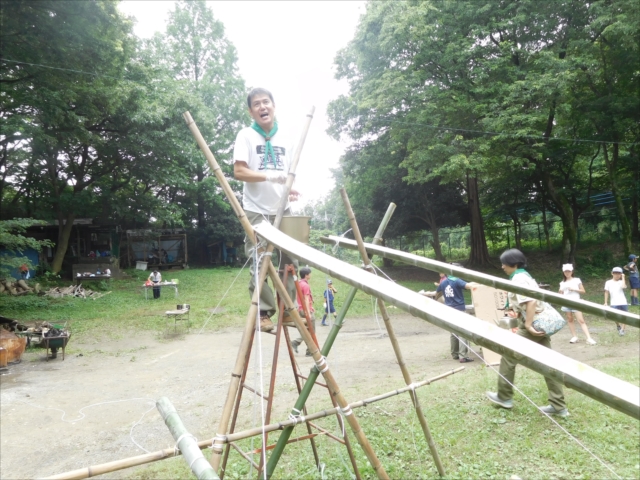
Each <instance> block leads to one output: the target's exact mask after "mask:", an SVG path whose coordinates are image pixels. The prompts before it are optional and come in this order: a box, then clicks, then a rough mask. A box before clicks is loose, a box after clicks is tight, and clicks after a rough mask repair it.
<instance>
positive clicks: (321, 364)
mask: <svg viewBox="0 0 640 480" xmlns="http://www.w3.org/2000/svg"><path fill="white" fill-rule="evenodd" d="M294 256H295V255H294ZM267 266H268V268H269V276H270V277H271V281H272V282H273V285H274V286H275V287H276V290H277V291H278V293H279V294H280V298H282V300H283V301H284V304H285V306H286V308H287V309H288V310H289V311H290V315H291V318H292V319H293V323H295V324H296V327H298V330H299V331H300V336H301V337H302V340H303V341H304V343H305V344H306V345H307V349H308V350H309V352H310V353H311V356H312V357H313V361H314V362H315V364H316V368H318V370H320V373H321V374H322V376H323V377H324V381H325V383H326V384H327V387H329V392H330V393H331V396H333V397H334V398H335V400H336V403H337V404H338V406H339V407H340V410H341V412H342V415H343V416H344V417H345V418H346V420H347V423H348V424H349V426H350V427H351V430H352V431H353V434H354V436H355V437H356V439H357V440H358V443H359V444H360V447H362V450H363V451H364V454H365V456H366V457H367V460H369V463H370V464H371V467H372V468H373V470H374V471H375V472H376V475H377V476H378V478H381V479H388V478H389V475H387V472H386V471H385V469H384V467H383V466H382V463H381V462H380V460H379V459H378V457H377V455H376V453H375V452H374V451H373V448H372V447H371V444H370V443H369V440H368V439H367V437H366V435H365V434H364V431H363V430H362V428H361V427H360V423H359V422H358V419H357V418H356V415H355V413H353V411H352V410H351V407H349V403H348V402H347V400H346V399H345V398H344V395H343V394H342V392H341V391H340V387H339V386H338V383H337V382H336V380H335V378H334V376H333V373H332V372H331V370H330V368H329V364H328V363H327V359H326V357H325V356H324V355H322V353H321V352H320V350H319V349H318V347H317V346H316V344H315V343H314V341H313V337H312V336H311V334H310V333H309V331H308V330H307V329H306V328H305V325H304V323H303V321H302V318H301V317H300V315H299V314H298V311H297V309H296V305H295V304H294V303H293V300H291V297H290V296H289V293H288V292H287V289H286V288H285V286H284V284H283V283H282V280H280V277H279V276H278V272H276V269H275V267H274V266H273V264H272V263H270V262H268V265H267Z"/></svg>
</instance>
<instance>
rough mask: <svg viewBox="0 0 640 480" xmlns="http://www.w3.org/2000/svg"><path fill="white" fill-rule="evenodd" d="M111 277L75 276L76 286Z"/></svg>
mask: <svg viewBox="0 0 640 480" xmlns="http://www.w3.org/2000/svg"><path fill="white" fill-rule="evenodd" d="M110 278H112V277H111V275H76V285H80V284H81V283H83V282H86V281H89V280H109V279H110Z"/></svg>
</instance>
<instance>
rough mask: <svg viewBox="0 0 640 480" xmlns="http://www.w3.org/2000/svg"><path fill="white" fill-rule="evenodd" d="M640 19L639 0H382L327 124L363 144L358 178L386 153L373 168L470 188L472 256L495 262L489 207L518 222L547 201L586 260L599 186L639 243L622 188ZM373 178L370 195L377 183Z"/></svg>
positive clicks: (370, 15) (637, 82)
mask: <svg viewBox="0 0 640 480" xmlns="http://www.w3.org/2000/svg"><path fill="white" fill-rule="evenodd" d="M637 20H638V11H637V8H635V6H634V2H632V1H629V0H605V1H596V2H591V3H585V2H581V1H577V0H575V1H572V0H569V1H560V2H543V3H540V2H535V1H532V0H525V1H507V0H505V1H499V2H475V1H459V2H448V1H402V2H370V3H369V4H368V6H367V11H366V14H365V15H364V16H363V18H362V19H361V22H360V24H359V26H358V29H357V32H356V35H355V37H354V39H353V40H352V41H351V42H350V44H349V45H348V46H347V47H346V48H345V49H343V50H342V51H341V52H340V53H339V54H338V56H337V58H336V66H337V77H338V78H341V79H346V80H347V81H348V82H349V85H350V92H349V95H346V96H343V97H340V98H338V99H336V100H335V101H334V102H333V103H332V104H331V106H330V118H331V127H330V129H329V132H330V133H331V134H333V135H334V136H335V137H341V136H345V137H347V138H350V139H352V140H353V141H355V142H356V143H355V145H354V147H353V148H352V149H351V151H350V152H349V153H348V154H347V155H345V157H344V158H343V161H342V163H343V165H344V168H343V170H345V177H346V181H349V178H354V179H355V178H356V177H355V176H354V175H353V170H351V169H350V168H349V165H351V164H352V163H354V160H353V157H357V158H359V159H361V160H362V168H363V169H366V168H367V162H366V161H365V159H369V160H367V161H371V159H370V158H371V152H372V148H376V149H377V152H376V153H375V155H377V163H374V164H375V165H376V167H375V168H376V169H381V170H382V169H385V168H386V169H394V168H396V169H404V170H405V171H406V174H405V175H404V177H403V181H404V182H405V183H406V184H407V185H421V186H423V188H427V187H426V186H427V182H433V181H436V183H440V184H452V185H458V188H459V192H460V195H461V196H465V197H466V201H467V205H468V207H469V219H470V222H471V230H472V251H471V259H470V260H471V264H482V263H485V262H486V261H487V252H486V241H485V239H484V233H483V231H484V229H483V217H482V215H481V212H482V208H481V205H482V204H484V203H485V202H490V203H491V204H492V206H493V207H495V208H503V209H504V210H505V213H508V214H509V215H510V216H512V217H513V215H514V214H515V213H516V212H517V211H518V208H512V209H508V208H505V206H506V205H509V204H511V205H519V204H520V205H522V204H535V203H536V202H540V201H543V202H544V207H545V208H547V209H548V210H550V211H552V212H554V213H556V214H557V215H558V216H559V217H560V218H561V220H562V222H563V228H564V232H565V240H564V242H563V244H564V248H563V259H564V260H565V261H574V260H575V253H576V244H577V231H576V230H577V220H578V218H579V216H580V214H581V213H582V212H583V211H584V210H585V208H587V207H588V204H589V194H588V192H589V191H590V190H592V189H593V188H595V187H596V186H598V187H600V188H607V187H608V188H610V189H611V191H612V192H613V195H614V196H615V197H616V202H617V205H618V209H617V214H618V216H619V218H620V220H621V222H622V223H623V225H624V223H625V222H627V223H626V225H627V228H626V229H624V228H623V234H624V239H623V241H624V245H625V248H626V249H627V250H628V249H629V248H630V245H631V243H630V242H631V230H630V228H628V226H629V223H628V215H629V214H630V213H631V214H632V215H636V216H637V203H636V207H635V212H630V208H629V207H626V208H625V206H624V205H623V203H622V192H621V189H620V187H619V186H618V184H619V183H620V182H622V183H625V182H629V181H630V180H631V178H632V174H631V170H634V171H637V169H638V167H637V165H638V156H637V155H638V154H637V145H638V141H639V140H640V135H639V134H640V130H638V127H639V126H640V122H639V121H638V120H639V118H638V114H639V112H640V108H637V107H638V106H639V105H638V91H640V89H639V88H638V87H640V77H638V75H637V72H638V58H639V55H638V46H639V40H640V31H639V22H638V21H637ZM632 57H633V58H632ZM373 145H375V147H372V146H373ZM400 147H402V148H403V153H402V155H401V157H400V158H399V157H398V155H393V154H391V152H394V151H395V152H397V151H398V150H399V149H400ZM622 152H624V153H622ZM627 162H628V163H627ZM634 162H635V163H634ZM623 164H624V167H623ZM631 165H635V167H633V168H632V167H631ZM625 167H626V168H625ZM369 176H370V175H362V174H361V173H358V177H357V178H358V182H359V188H360V189H369V188H370V189H375V185H376V183H375V181H373V182H371V181H370V180H369ZM623 179H624V180H623ZM429 188H431V189H433V188H434V186H433V185H431V186H430V187H429ZM585 192H586V193H587V195H585ZM627 192H629V193H632V189H629V190H627ZM635 195H637V192H636V193H635ZM515 220H516V221H517V219H515Z"/></svg>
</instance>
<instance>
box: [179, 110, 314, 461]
mask: <svg viewBox="0 0 640 480" xmlns="http://www.w3.org/2000/svg"><path fill="white" fill-rule="evenodd" d="M314 111H315V107H311V110H310V112H309V113H308V114H307V120H306V122H305V126H304V128H303V131H302V135H301V137H300V141H299V142H298V145H297V147H296V151H295V152H294V155H293V159H292V163H291V167H290V168H289V172H288V176H287V182H286V183H285V191H284V195H283V197H282V199H281V202H280V206H279V207H278V212H277V214H276V219H275V221H274V222H273V224H274V226H275V227H276V228H278V227H279V226H280V221H281V220H282V217H283V216H284V210H285V208H286V205H287V201H288V197H289V191H290V190H291V186H292V185H293V181H294V180H295V170H296V168H297V166H298V162H299V160H300V154H301V152H302V147H303V146H304V141H305V139H306V136H307V132H308V131H309V127H310V125H311V120H312V119H313V112H314ZM183 117H184V119H185V122H186V123H187V126H188V127H189V130H191V133H192V134H193V136H194V138H195V139H196V142H197V143H198V146H199V147H200V150H201V151H202V153H203V154H204V156H205V158H206V159H207V162H208V163H209V167H210V168H211V170H212V171H213V173H214V174H215V176H216V178H217V179H218V181H219V182H220V185H221V186H222V189H223V191H224V193H225V195H226V196H227V199H228V200H229V203H231V206H232V208H233V211H234V212H235V214H236V216H237V217H238V220H239V221H240V224H241V225H242V227H243V228H244V231H245V233H246V235H247V238H248V239H249V240H250V241H251V242H252V243H253V244H254V245H256V246H257V245H258V242H257V241H256V237H255V232H254V230H253V227H252V225H251V223H250V222H249V219H248V218H247V216H246V214H245V213H244V210H243V209H242V206H241V205H240V202H238V199H237V198H236V196H235V194H234V192H233V190H232V189H231V186H230V185H229V182H228V181H227V179H226V178H225V176H224V174H223V173H222V169H221V168H220V165H218V162H217V161H216V159H215V157H214V156H213V153H211V150H210V149H209V146H208V145H207V142H206V141H205V140H204V138H203V137H202V134H201V133H200V130H199V129H198V127H197V126H196V124H195V122H194V121H193V118H192V117H191V114H190V113H189V112H185V113H184V114H183ZM273 250H274V248H273V245H269V246H268V247H267V253H270V252H273ZM259 253H262V250H260V251H259ZM267 265H271V258H270V257H269V256H267V257H266V261H264V262H263V263H262V265H261V266H258V265H256V266H255V268H258V269H259V277H258V283H257V285H256V286H257V287H258V288H256V289H255V290H254V293H253V298H252V299H251V307H250V308H249V312H248V314H247V321H246V324H245V328H244V331H243V333H242V339H241V341H240V348H239V349H238V356H237V357H236V363H235V365H234V367H233V371H232V372H231V381H230V383H229V391H228V392H227V398H226V400H225V404H224V407H223V409H222V416H221V418H220V424H219V426H218V435H216V438H217V437H218V436H219V435H222V434H224V433H226V432H227V429H228V428H229V420H230V418H231V410H232V409H233V405H234V401H235V398H236V396H237V395H238V389H239V388H240V376H241V375H242V371H243V370H244V367H245V359H246V357H247V351H248V350H249V347H250V345H251V334H252V330H253V328H254V326H255V321H256V317H257V315H258V305H259V302H260V297H259V293H260V288H259V286H261V285H263V284H264V281H265V279H266V278H267ZM222 451H223V449H222V444H219V443H218V442H215V441H214V443H213V445H212V448H211V452H212V453H211V465H212V466H213V468H214V470H215V471H216V472H217V471H218V467H219V466H220V460H221V459H222Z"/></svg>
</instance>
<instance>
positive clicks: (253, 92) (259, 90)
mask: <svg viewBox="0 0 640 480" xmlns="http://www.w3.org/2000/svg"><path fill="white" fill-rule="evenodd" d="M256 95H268V96H269V98H270V99H271V103H274V104H275V103H276V102H275V101H274V100H273V95H272V94H271V92H270V91H269V90H267V89H266V88H254V89H253V90H251V91H250V92H249V95H247V105H248V106H249V108H251V100H253V97H255V96H256Z"/></svg>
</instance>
